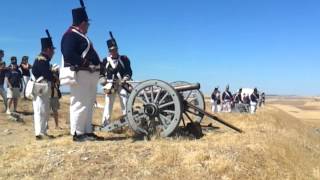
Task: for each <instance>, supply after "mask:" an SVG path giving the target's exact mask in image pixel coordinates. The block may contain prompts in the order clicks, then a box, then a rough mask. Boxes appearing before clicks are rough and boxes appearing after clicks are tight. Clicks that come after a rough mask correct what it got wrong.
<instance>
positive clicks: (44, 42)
mask: <svg viewBox="0 0 320 180" xmlns="http://www.w3.org/2000/svg"><path fill="white" fill-rule="evenodd" d="M46 33H47V37H45V38H41V49H42V50H45V49H47V48H53V49H55V47H54V46H53V43H52V38H51V36H50V33H49V31H48V29H46Z"/></svg>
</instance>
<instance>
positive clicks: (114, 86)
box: [100, 32, 132, 126]
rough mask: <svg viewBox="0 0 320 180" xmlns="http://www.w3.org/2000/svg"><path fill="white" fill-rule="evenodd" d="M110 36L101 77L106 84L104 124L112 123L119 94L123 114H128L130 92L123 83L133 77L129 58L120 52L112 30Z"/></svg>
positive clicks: (104, 84) (103, 84)
mask: <svg viewBox="0 0 320 180" xmlns="http://www.w3.org/2000/svg"><path fill="white" fill-rule="evenodd" d="M110 36H111V39H109V40H108V41H107V45H108V51H109V56H108V57H106V58H104V59H103V63H102V69H103V70H102V73H101V76H102V77H101V78H100V82H102V83H101V85H102V86H104V90H105V107H104V113H103V118H102V124H103V126H106V125H108V124H109V123H110V118H111V113H112V108H113V104H114V101H115V98H116V95H117V94H118V95H119V97H120V99H121V100H120V105H121V110H122V115H125V114H126V103H127V99H128V97H127V96H128V94H127V92H126V90H125V89H124V88H123V87H122V86H121V85H124V84H125V82H126V81H128V80H130V79H131V77H132V70H131V65H130V60H129V58H128V57H127V56H125V55H120V54H119V52H118V46H117V43H116V40H115V39H114V38H113V36H112V33H111V32H110ZM101 79H104V80H101ZM104 82H107V83H104Z"/></svg>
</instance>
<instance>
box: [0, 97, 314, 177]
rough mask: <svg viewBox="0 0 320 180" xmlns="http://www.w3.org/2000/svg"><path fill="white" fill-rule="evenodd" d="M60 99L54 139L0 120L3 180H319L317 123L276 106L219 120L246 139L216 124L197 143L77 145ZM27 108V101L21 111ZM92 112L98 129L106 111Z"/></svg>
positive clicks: (118, 139)
mask: <svg viewBox="0 0 320 180" xmlns="http://www.w3.org/2000/svg"><path fill="white" fill-rule="evenodd" d="M62 101H63V102H62V113H61V115H60V118H61V123H62V126H63V127H64V128H65V129H63V130H54V129H50V133H52V134H55V135H57V136H58V135H59V136H60V137H58V138H56V139H55V140H51V141H49V140H47V141H35V140H34V135H33V128H32V125H33V123H32V116H25V117H24V118H25V121H26V123H25V124H17V123H15V122H10V121H8V120H6V116H5V115H4V114H0V135H1V136H0V143H1V147H0V179H320V163H319V162H320V130H319V132H318V130H316V129H315V128H316V127H318V128H319V127H320V122H319V121H316V120H315V121H314V122H313V124H312V125H311V124H310V123H305V120H304V119H303V118H297V117H294V116H293V115H291V114H290V112H285V111H288V109H286V108H284V109H283V110H281V109H282V108H283V107H281V105H280V106H278V105H279V104H278V105H275V104H273V105H268V106H266V107H265V108H263V109H261V110H259V111H258V113H257V114H255V115H248V114H220V115H219V116H220V117H222V118H223V119H225V120H227V121H228V122H231V123H233V124H234V125H236V126H238V127H240V128H241V129H243V130H244V131H245V133H243V134H238V133H235V132H234V131H232V130H230V129H227V128H224V127H222V126H220V125H218V124H214V125H218V126H219V127H221V128H220V129H218V130H216V131H213V132H208V133H207V134H206V136H205V137H203V138H202V139H200V140H188V139H186V138H167V139H153V140H151V141H133V140H132V139H131V138H130V137H128V135H127V134H114V133H105V132H103V133H102V132H100V133H99V134H100V135H102V136H104V137H106V138H109V139H110V140H108V141H104V142H84V143H74V142H72V140H71V137H70V136H69V135H68V129H67V127H68V125H67V124H65V121H66V120H67V119H68V98H67V97H64V99H63V100H62ZM99 102H100V103H102V102H103V99H101V98H100V99H99ZM293 104H299V105H300V104H301V103H297V102H293ZM30 105H31V104H30V102H23V106H21V107H22V108H21V110H23V111H26V112H28V111H31V108H32V107H31V106H30ZM282 105H283V104H282ZM285 105H287V106H289V105H288V104H285ZM95 112H96V113H95V118H96V120H95V123H100V119H101V112H102V110H96V111H95ZM116 112H117V114H119V113H120V110H119V107H117V108H116ZM303 112H304V111H302V112H301V113H303ZM117 114H116V115H117ZM208 122H210V120H208V119H206V120H205V124H206V123H208ZM50 127H53V122H52V121H51V122H50Z"/></svg>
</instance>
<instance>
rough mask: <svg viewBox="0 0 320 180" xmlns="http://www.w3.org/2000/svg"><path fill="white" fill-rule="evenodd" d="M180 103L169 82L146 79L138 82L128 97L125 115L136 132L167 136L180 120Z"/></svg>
mask: <svg viewBox="0 0 320 180" xmlns="http://www.w3.org/2000/svg"><path fill="white" fill-rule="evenodd" d="M181 114H182V105H181V100H180V98H179V94H178V92H177V91H176V90H175V89H174V88H173V87H172V86H170V85H169V84H168V83H166V82H163V81H160V80H147V81H144V82H141V83H140V84H138V85H137V86H136V87H135V88H134V89H133V90H132V92H131V94H130V96H129V98H128V101H127V119H128V122H129V126H130V127H131V128H132V129H133V130H134V131H135V132H136V133H139V134H141V133H143V134H147V135H150V134H152V135H154V134H157V135H160V136H162V137H167V136H170V135H171V134H172V133H173V132H174V131H175V130H176V128H177V127H178V126H179V124H180V120H181Z"/></svg>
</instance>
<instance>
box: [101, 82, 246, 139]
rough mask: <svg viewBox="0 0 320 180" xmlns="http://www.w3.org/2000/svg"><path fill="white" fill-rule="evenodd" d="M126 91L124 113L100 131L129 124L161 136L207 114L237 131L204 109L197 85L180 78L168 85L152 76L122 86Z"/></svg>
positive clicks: (201, 95) (139, 129) (203, 101)
mask: <svg viewBox="0 0 320 180" xmlns="http://www.w3.org/2000/svg"><path fill="white" fill-rule="evenodd" d="M123 87H124V89H126V91H127V92H128V94H129V98H128V101H127V104H126V109H127V110H126V115H125V116H123V117H122V118H120V120H117V121H114V122H113V123H111V124H109V125H108V126H106V127H98V129H99V130H101V131H112V130H115V129H118V128H121V127H124V126H129V127H130V128H131V129H132V130H133V131H134V132H135V133H137V134H145V135H152V134H158V135H160V136H162V137H168V136H170V135H172V134H173V133H174V132H175V131H176V130H177V128H178V127H179V125H180V124H182V125H183V126H185V125H186V121H190V122H191V123H198V124H200V123H201V121H202V120H203V118H204V116H207V117H209V118H211V119H213V120H215V121H218V122H219V123H222V124H223V125H225V126H227V127H229V128H231V129H233V130H235V131H237V132H240V133H241V132H242V130H241V129H239V128H237V127H235V126H233V125H231V124H229V123H227V122H225V121H223V120H222V119H220V118H218V117H217V116H215V115H213V114H211V113H209V112H206V111H205V100H204V96H203V94H202V92H201V91H200V84H199V83H195V84H191V83H187V82H183V81H177V82H173V83H171V84H169V83H166V82H164V81H161V80H156V79H151V80H146V81H143V82H140V83H138V84H137V85H136V86H135V87H133V88H128V86H123Z"/></svg>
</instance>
